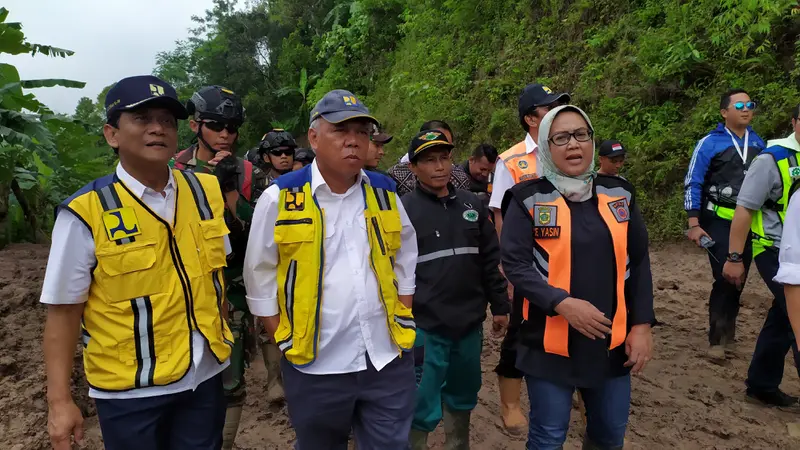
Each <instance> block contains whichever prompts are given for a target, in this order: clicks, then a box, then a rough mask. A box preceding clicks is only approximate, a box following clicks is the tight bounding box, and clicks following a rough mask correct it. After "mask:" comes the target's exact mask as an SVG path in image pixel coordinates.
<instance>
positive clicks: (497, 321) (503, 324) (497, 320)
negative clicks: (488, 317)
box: [492, 314, 508, 338]
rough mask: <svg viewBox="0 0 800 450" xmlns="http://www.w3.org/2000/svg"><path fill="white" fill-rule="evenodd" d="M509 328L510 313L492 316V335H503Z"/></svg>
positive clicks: (497, 336)
mask: <svg viewBox="0 0 800 450" xmlns="http://www.w3.org/2000/svg"><path fill="white" fill-rule="evenodd" d="M507 329H508V315H507V314H503V315H499V316H493V317H492V335H493V336H494V337H496V338H500V337H503V336H504V335H505V334H506V330H507Z"/></svg>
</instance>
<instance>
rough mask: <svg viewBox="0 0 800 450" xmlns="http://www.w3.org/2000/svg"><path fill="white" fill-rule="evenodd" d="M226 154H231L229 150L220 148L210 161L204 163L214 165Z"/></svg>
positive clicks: (226, 155)
mask: <svg viewBox="0 0 800 450" xmlns="http://www.w3.org/2000/svg"><path fill="white" fill-rule="evenodd" d="M228 156H231V152H227V151H225V150H220V151H218V152H217V153H216V154H215V155H214V158H213V159H212V160H211V161H209V162H207V163H206V164H208V165H209V166H216V165H217V163H218V162H220V161H222V160H223V159H225V158H227V157H228Z"/></svg>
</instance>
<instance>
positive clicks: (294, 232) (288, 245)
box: [275, 217, 319, 260]
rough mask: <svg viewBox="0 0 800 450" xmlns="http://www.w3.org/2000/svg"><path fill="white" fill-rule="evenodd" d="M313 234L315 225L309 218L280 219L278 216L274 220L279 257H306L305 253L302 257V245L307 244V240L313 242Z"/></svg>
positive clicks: (297, 258)
mask: <svg viewBox="0 0 800 450" xmlns="http://www.w3.org/2000/svg"><path fill="white" fill-rule="evenodd" d="M315 235H316V227H315V225H314V221H313V220H312V219H311V218H304V219H281V218H280V217H279V218H278V220H277V221H276V222H275V243H276V244H278V251H279V252H280V257H281V259H286V260H289V259H296V260H302V259H305V258H307V257H308V256H307V255H306V256H305V258H303V254H304V253H305V251H303V250H304V246H306V245H309V244H308V243H309V242H314V237H315ZM305 250H306V251H307V250H308V249H305ZM315 251H319V250H318V249H317V250H315Z"/></svg>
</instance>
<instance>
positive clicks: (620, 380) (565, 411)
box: [525, 375, 631, 450]
mask: <svg viewBox="0 0 800 450" xmlns="http://www.w3.org/2000/svg"><path fill="white" fill-rule="evenodd" d="M525 383H526V384H527V385H528V397H529V398H530V399H531V413H530V425H529V428H528V445H527V447H526V448H527V450H559V449H561V448H562V445H563V444H564V441H566V439H567V431H568V430H569V418H570V413H571V411H572V394H573V392H575V389H576V388H575V386H570V385H565V384H557V383H553V382H551V381H547V380H543V379H541V378H534V377H531V376H525ZM577 389H578V390H579V391H580V393H581V397H582V398H583V403H584V405H585V406H586V437H587V438H588V439H589V440H591V441H592V442H593V443H594V444H595V446H597V447H598V448H601V449H609V450H610V449H622V445H623V444H624V442H625V430H626V429H627V427H628V411H629V409H630V405H631V376H630V375H625V376H622V377H615V378H609V379H607V380H606V382H605V383H604V384H602V385H600V387H597V388H591V389H584V388H577Z"/></svg>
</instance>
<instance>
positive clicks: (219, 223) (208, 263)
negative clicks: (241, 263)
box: [196, 217, 228, 272]
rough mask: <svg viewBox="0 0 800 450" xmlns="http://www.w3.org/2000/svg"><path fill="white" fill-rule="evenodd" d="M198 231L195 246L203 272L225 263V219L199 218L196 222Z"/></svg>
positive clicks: (226, 230)
mask: <svg viewBox="0 0 800 450" xmlns="http://www.w3.org/2000/svg"><path fill="white" fill-rule="evenodd" d="M198 229H199V233H197V234H198V236H197V240H196V242H197V246H198V249H199V250H200V263H201V266H202V267H203V270H204V271H205V272H211V271H213V270H215V269H219V268H221V267H225V266H226V265H227V252H226V251H225V236H227V235H228V226H227V225H225V219H224V218H222V217H218V218H215V219H209V220H201V221H200V222H198Z"/></svg>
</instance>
